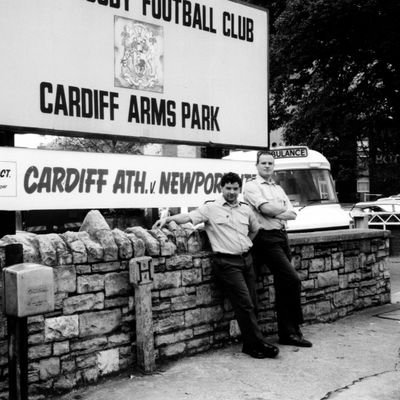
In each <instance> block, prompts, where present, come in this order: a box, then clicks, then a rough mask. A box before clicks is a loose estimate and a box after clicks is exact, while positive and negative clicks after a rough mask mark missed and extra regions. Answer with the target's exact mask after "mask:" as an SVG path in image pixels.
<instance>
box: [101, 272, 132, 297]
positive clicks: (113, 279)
mask: <svg viewBox="0 0 400 400" xmlns="http://www.w3.org/2000/svg"><path fill="white" fill-rule="evenodd" d="M104 287H105V293H106V297H109V296H121V295H125V294H129V293H130V292H131V290H132V289H131V285H130V284H129V273H128V272H113V273H110V274H107V275H106V276H105V279H104Z"/></svg>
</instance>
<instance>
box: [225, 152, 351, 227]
mask: <svg viewBox="0 0 400 400" xmlns="http://www.w3.org/2000/svg"><path fill="white" fill-rule="evenodd" d="M270 151H271V152H272V153H273V155H274V158H275V176H274V179H275V181H276V182H277V183H279V185H281V186H282V188H283V189H284V190H285V192H286V194H287V196H288V197H289V199H290V201H291V202H292V204H293V206H294V207H295V209H296V212H297V218H296V219H295V220H293V221H288V231H290V232H300V231H301V232H306V231H316V230H331V229H348V228H349V226H350V221H351V217H350V215H349V212H348V211H346V210H344V209H343V208H342V207H341V206H340V204H339V201H338V198H337V195H336V191H335V186H334V182H333V179H332V175H331V170H330V163H329V161H328V160H327V159H326V158H325V157H324V156H323V155H322V154H321V153H319V152H317V151H314V150H310V149H309V148H308V147H305V146H293V147H292V146H289V147H274V148H273V149H272V150H270ZM225 159H228V160H238V161H239V160H241V161H253V163H254V164H255V161H256V159H257V152H256V151H235V152H232V153H231V154H230V155H229V156H227V157H225Z"/></svg>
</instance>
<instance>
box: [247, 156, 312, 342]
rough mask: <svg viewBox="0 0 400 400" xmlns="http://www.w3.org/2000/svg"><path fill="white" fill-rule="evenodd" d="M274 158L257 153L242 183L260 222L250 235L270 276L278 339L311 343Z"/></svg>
mask: <svg viewBox="0 0 400 400" xmlns="http://www.w3.org/2000/svg"><path fill="white" fill-rule="evenodd" d="M274 166H275V160H274V158H273V156H272V154H270V153H269V152H267V151H264V152H259V153H258V155H257V163H256V167H257V171H258V175H257V177H256V178H255V179H253V180H251V181H249V182H246V184H245V185H244V190H243V194H244V198H245V200H246V201H247V202H248V203H249V204H250V205H251V207H252V208H253V211H254V213H255V214H256V216H257V219H258V222H259V223H260V230H259V232H258V234H257V236H256V237H255V239H254V255H255V258H256V262H257V263H260V262H262V263H264V264H266V265H267V266H268V268H269V269H270V271H271V272H272V274H273V276H274V286H275V293H276V311H277V318H278V335H279V343H281V344H286V345H293V346H300V347H311V346H312V343H311V342H309V341H308V340H306V339H305V338H304V337H303V334H302V332H301V330H300V325H301V324H302V322H303V312H302V309H301V301H300V295H301V281H300V278H299V276H298V274H297V272H296V270H295V269H294V267H293V266H292V264H291V255H290V247H289V243H288V237H287V233H286V224H287V222H286V221H288V220H291V219H295V218H296V212H295V211H294V209H293V207H292V204H291V203H290V200H289V199H288V197H287V196H286V194H285V192H284V190H283V189H282V188H281V187H280V186H279V185H277V184H276V183H275V182H274V180H273V179H272V175H273V172H274Z"/></svg>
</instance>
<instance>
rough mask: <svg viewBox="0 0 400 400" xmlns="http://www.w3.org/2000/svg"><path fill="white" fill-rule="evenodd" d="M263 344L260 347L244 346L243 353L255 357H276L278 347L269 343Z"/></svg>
mask: <svg viewBox="0 0 400 400" xmlns="http://www.w3.org/2000/svg"><path fill="white" fill-rule="evenodd" d="M266 346H267V345H263V346H262V347H260V348H259V349H248V348H246V347H243V349H242V353H245V354H248V355H249V356H250V357H253V358H275V357H276V356H277V355H278V353H279V350H278V348H277V347H275V346H272V345H268V347H266Z"/></svg>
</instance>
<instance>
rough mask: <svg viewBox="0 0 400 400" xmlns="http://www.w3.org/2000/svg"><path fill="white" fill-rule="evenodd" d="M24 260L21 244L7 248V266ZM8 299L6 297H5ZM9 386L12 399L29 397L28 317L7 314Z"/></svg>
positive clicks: (24, 399) (23, 399) (25, 399)
mask: <svg viewBox="0 0 400 400" xmlns="http://www.w3.org/2000/svg"><path fill="white" fill-rule="evenodd" d="M22 262H23V251H22V245H21V244H10V245H8V246H6V248H5V267H9V266H11V265H14V264H20V263H22ZM4 301H6V299H4ZM7 332H8V376H9V378H8V386H9V395H10V399H15V400H27V399H28V324H27V317H23V318H18V317H15V316H13V315H7Z"/></svg>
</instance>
